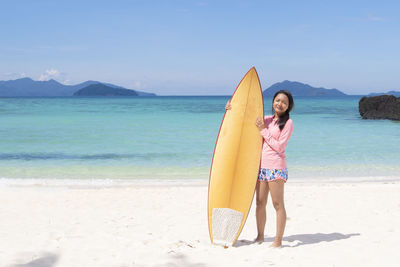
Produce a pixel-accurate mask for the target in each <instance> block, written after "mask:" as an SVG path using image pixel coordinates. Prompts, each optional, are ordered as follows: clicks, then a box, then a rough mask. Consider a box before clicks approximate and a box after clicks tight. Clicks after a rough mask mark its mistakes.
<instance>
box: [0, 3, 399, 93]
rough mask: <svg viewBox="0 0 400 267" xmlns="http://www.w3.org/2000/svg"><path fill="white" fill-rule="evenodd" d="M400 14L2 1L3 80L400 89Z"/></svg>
mask: <svg viewBox="0 0 400 267" xmlns="http://www.w3.org/2000/svg"><path fill="white" fill-rule="evenodd" d="M399 14H400V1H385V0H383V1H350V0H349V1H323V0H320V1H235V0H231V1H218V0H214V1H189V0H187V1H168V0H164V1H151V0H148V1H133V0H131V1H127V0H126V1H120V0H114V1H101V0H98V1H84V0H81V1H74V0H68V1H55V0H54V1H44V0H35V1H32V0H0V35H1V42H0V80H12V79H17V78H20V77H31V78H33V79H34V80H47V79H51V78H53V79H55V80H57V81H59V82H62V83H65V84H77V83H80V82H83V81H86V80H98V81H102V82H110V83H113V84H117V85H121V86H124V87H126V88H129V89H138V90H142V91H148V92H154V93H157V94H160V95H176V94H179V95H229V94H232V93H233V91H234V89H235V88H236V86H237V83H238V82H239V81H240V79H241V78H242V76H243V75H244V74H245V73H246V72H247V70H248V69H249V68H251V67H252V66H255V67H256V69H257V71H258V73H259V76H260V79H261V84H262V86H263V88H264V89H265V88H266V87H268V86H270V85H272V84H273V83H275V82H280V81H283V80H291V81H299V82H304V83H308V84H310V85H312V86H317V87H320V86H321V87H325V88H338V89H340V90H342V91H343V92H345V93H348V94H364V93H369V92H386V91H389V90H400V78H399V76H400V75H399V73H400V71H399V70H400V16H399ZM289 89H290V88H289Z"/></svg>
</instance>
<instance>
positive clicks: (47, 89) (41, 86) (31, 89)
mask: <svg viewBox="0 0 400 267" xmlns="http://www.w3.org/2000/svg"><path fill="white" fill-rule="evenodd" d="M99 83H100V82H98V81H86V82H83V83H80V84H76V85H64V84H61V83H59V82H57V81H55V80H49V81H34V80H32V79H31V78H22V79H17V80H10V81H0V96H8V97H13V96H73V94H74V93H75V92H77V91H79V90H80V89H82V88H85V87H87V86H89V85H92V84H99ZM105 85H107V86H110V87H113V88H119V89H125V90H128V89H126V88H123V87H121V86H117V85H113V84H105ZM131 91H132V90H131ZM135 92H136V93H137V95H138V96H155V94H153V93H146V92H140V91H135Z"/></svg>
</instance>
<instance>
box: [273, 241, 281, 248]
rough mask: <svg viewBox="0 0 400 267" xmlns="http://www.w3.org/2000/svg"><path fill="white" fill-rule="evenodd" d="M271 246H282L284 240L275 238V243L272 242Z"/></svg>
mask: <svg viewBox="0 0 400 267" xmlns="http://www.w3.org/2000/svg"><path fill="white" fill-rule="evenodd" d="M270 247H271V248H281V247H282V241H278V240H275V241H274V243H272V244H271V246H270Z"/></svg>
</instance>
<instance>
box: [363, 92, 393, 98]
mask: <svg viewBox="0 0 400 267" xmlns="http://www.w3.org/2000/svg"><path fill="white" fill-rule="evenodd" d="M378 95H394V96H396V97H400V91H389V92H387V93H370V94H369V95H368V96H378Z"/></svg>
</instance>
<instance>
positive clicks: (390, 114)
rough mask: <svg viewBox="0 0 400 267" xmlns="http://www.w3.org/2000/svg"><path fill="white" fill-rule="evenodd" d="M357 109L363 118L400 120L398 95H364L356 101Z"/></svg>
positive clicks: (399, 99) (399, 98)
mask: <svg viewBox="0 0 400 267" xmlns="http://www.w3.org/2000/svg"><path fill="white" fill-rule="evenodd" d="M358 110H359V111H360V115H361V117H362V118H363V119H389V120H400V97H395V96H393V95H381V96H371V97H366V96H364V97H363V98H361V99H360V102H359V103H358Z"/></svg>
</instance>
